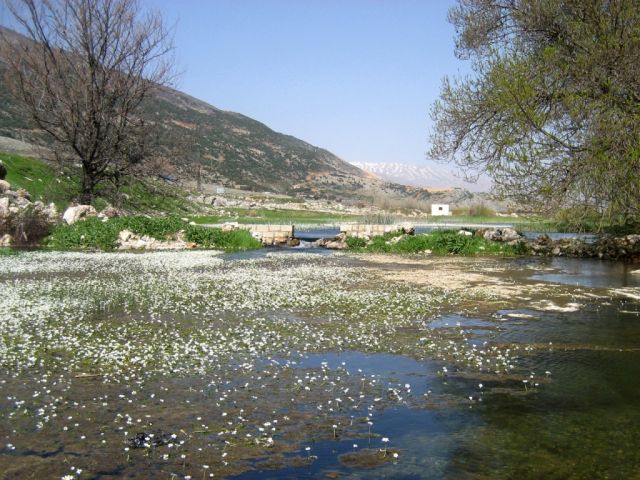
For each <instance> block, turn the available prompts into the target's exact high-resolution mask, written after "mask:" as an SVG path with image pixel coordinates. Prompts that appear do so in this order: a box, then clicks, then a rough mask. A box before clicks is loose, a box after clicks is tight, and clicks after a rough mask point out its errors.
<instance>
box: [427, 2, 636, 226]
mask: <svg viewBox="0 0 640 480" xmlns="http://www.w3.org/2000/svg"><path fill="white" fill-rule="evenodd" d="M449 20H450V21H451V22H452V23H453V25H454V26H455V28H456V32H457V45H456V54H457V56H458V57H459V58H462V59H467V60H470V61H471V62H472V66H473V72H474V73H473V74H472V75H470V76H467V77H465V78H458V79H453V80H452V79H448V78H445V80H444V82H443V87H442V91H441V97H440V99H439V101H437V102H436V103H435V105H434V106H433V109H432V118H433V120H434V125H435V127H434V131H433V132H432V134H431V141H432V148H431V150H430V152H429V155H430V156H432V157H433V158H441V159H448V160H450V161H453V162H455V163H456V164H457V165H459V166H461V167H463V168H464V169H466V171H467V172H469V173H470V174H474V173H478V172H487V173H488V174H489V175H490V176H491V177H492V178H493V180H494V183H495V185H496V190H497V191H498V193H501V194H503V195H504V196H506V197H508V198H512V199H515V200H517V201H519V202H526V203H528V204H533V205H536V206H538V207H540V208H546V209H549V210H551V209H558V208H570V209H571V211H572V212H574V213H576V214H577V216H575V217H574V219H576V220H578V219H579V214H580V213H584V214H587V213H589V214H596V215H599V216H600V218H601V219H602V220H607V221H609V222H613V223H619V224H630V223H635V222H638V221H639V220H640V2H638V1H637V0H459V1H458V4H457V6H455V7H453V8H452V9H451V10H450V12H449Z"/></svg>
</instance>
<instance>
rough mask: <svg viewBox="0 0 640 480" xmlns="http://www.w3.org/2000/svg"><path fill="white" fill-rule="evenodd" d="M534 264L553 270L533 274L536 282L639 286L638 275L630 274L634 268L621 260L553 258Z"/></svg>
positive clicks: (639, 278) (585, 285) (584, 285)
mask: <svg viewBox="0 0 640 480" xmlns="http://www.w3.org/2000/svg"><path fill="white" fill-rule="evenodd" d="M532 264H534V263H533V262H532ZM535 264H537V265H538V266H540V267H545V268H548V269H551V270H553V271H551V272H544V273H536V274H534V275H532V276H531V277H530V278H531V279H532V280H536V281H543V282H551V283H560V284H564V285H574V286H581V287H591V288H619V287H640V275H637V274H633V273H632V272H633V270H634V269H635V267H633V266H632V265H629V264H626V263H622V262H611V261H604V260H594V259H585V258H558V257H554V258H541V259H539V261H538V262H535Z"/></svg>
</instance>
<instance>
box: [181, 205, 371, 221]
mask: <svg viewBox="0 0 640 480" xmlns="http://www.w3.org/2000/svg"><path fill="white" fill-rule="evenodd" d="M226 210H227V211H229V212H231V213H232V214H233V215H234V216H232V217H221V216H216V215H202V216H194V217H191V218H190V219H191V220H193V221H194V222H195V223H198V224H209V223H220V222H228V221H234V222H238V223H281V224H301V223H307V224H315V223H317V224H322V223H326V224H336V223H340V222H355V221H358V220H360V219H361V217H360V216H358V215H340V214H338V213H329V212H314V211H308V210H288V209H274V210H271V209H265V208H261V209H253V208H228V209H226ZM236 216H237V217H236Z"/></svg>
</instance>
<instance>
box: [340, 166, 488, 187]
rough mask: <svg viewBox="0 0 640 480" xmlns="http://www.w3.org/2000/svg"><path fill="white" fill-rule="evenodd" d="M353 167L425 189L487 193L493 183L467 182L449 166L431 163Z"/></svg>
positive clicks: (483, 181) (486, 180) (484, 181)
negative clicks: (462, 189) (458, 189)
mask: <svg viewBox="0 0 640 480" xmlns="http://www.w3.org/2000/svg"><path fill="white" fill-rule="evenodd" d="M425 163H426V162H425ZM351 164H352V165H355V166H356V167H358V168H360V169H362V170H364V171H366V172H370V173H373V174H375V175H377V176H379V177H380V178H382V179H384V180H387V181H389V182H394V183H400V184H403V185H411V186H414V187H423V188H447V187H453V188H464V189H467V190H470V191H475V192H486V191H489V190H490V188H491V183H490V182H489V180H488V179H486V178H481V179H480V180H478V182H477V183H469V182H465V181H464V179H463V178H461V177H462V175H460V176H457V175H456V174H455V173H453V172H452V171H451V170H450V169H449V168H448V167H447V166H445V165H438V164H434V163H432V162H429V163H428V164H426V165H407V164H404V163H371V162H351Z"/></svg>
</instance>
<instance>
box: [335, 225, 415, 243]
mask: <svg viewBox="0 0 640 480" xmlns="http://www.w3.org/2000/svg"><path fill="white" fill-rule="evenodd" d="M390 232H402V233H408V234H413V233H414V232H415V228H414V227H413V225H371V224H364V223H347V224H344V225H340V233H344V234H345V235H346V236H347V237H356V238H367V239H369V238H372V237H379V236H381V235H384V234H385V233H390Z"/></svg>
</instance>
